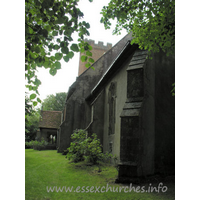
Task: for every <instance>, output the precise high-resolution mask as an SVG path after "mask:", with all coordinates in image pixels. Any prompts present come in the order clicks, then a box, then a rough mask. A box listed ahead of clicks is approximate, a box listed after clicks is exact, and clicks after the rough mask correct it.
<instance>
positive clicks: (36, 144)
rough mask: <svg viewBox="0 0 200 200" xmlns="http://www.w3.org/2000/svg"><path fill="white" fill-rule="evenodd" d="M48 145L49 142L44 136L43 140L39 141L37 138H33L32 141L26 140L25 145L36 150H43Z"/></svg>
mask: <svg viewBox="0 0 200 200" xmlns="http://www.w3.org/2000/svg"><path fill="white" fill-rule="evenodd" d="M46 145H48V142H46V141H45V140H44V138H42V140H41V142H39V141H37V140H31V141H30V142H25V146H28V147H30V148H33V149H35V150H41V149H42V148H44V147H45V146H46Z"/></svg>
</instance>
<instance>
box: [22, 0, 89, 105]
mask: <svg viewBox="0 0 200 200" xmlns="http://www.w3.org/2000/svg"><path fill="white" fill-rule="evenodd" d="M89 1H91V2H92V0H89ZM69 15H70V16H71V18H70V19H69V17H68V16H69ZM82 17H83V13H82V12H81V11H80V9H79V8H78V5H77V1H76V0H73V1H70V3H69V1H67V0H62V1H55V0H42V1H40V0H34V1H33V0H29V1H25V63H26V64H25V78H26V80H27V82H28V85H27V88H28V89H30V90H33V91H35V95H36V96H35V95H32V96H31V98H33V97H34V99H36V97H37V95H38V91H37V89H38V86H39V85H40V84H41V82H38V81H35V79H36V78H37V77H36V75H35V70H37V67H44V68H46V69H49V72H50V74H51V75H53V76H54V75H55V74H56V73H57V70H58V69H60V68H61V64H60V62H59V61H60V60H61V59H62V58H63V59H64V61H65V62H68V61H69V60H70V59H72V58H73V57H74V53H75V52H79V51H80V48H79V44H80V43H82V42H84V37H85V36H88V35H89V32H88V29H89V28H90V25H89V23H87V22H85V21H83V20H81V18H82ZM76 32H77V33H78V35H79V38H78V41H77V42H76V41H73V38H72V35H73V33H76ZM89 48H91V47H90V46H89V47H88V49H85V48H84V49H83V52H82V53H84V52H85V51H88V50H89ZM88 56H90V55H88ZM90 61H92V60H90ZM35 102H39V101H38V99H37V101H35ZM39 103H40V102H39ZM34 105H36V103H34Z"/></svg>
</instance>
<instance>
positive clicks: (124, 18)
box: [101, 0, 175, 55]
mask: <svg viewBox="0 0 200 200" xmlns="http://www.w3.org/2000/svg"><path fill="white" fill-rule="evenodd" d="M101 14H102V18H101V23H103V24H104V27H105V28H106V29H109V28H110V27H111V20H114V19H115V18H116V19H117V24H116V26H115V29H114V31H113V33H114V34H120V32H121V30H122V29H125V30H127V31H128V32H129V33H130V32H132V36H133V40H132V42H131V43H135V44H138V45H139V47H140V48H142V49H146V50H148V51H149V52H158V51H159V50H160V49H162V50H163V51H164V52H166V53H167V55H169V54H174V50H175V0H170V1H165V0H160V1H142V0H125V1H121V0H120V1H116V0H110V2H109V4H108V6H104V7H103V9H102V11H101Z"/></svg>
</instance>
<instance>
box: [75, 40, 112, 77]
mask: <svg viewBox="0 0 200 200" xmlns="http://www.w3.org/2000/svg"><path fill="white" fill-rule="evenodd" d="M85 41H86V42H88V44H89V45H91V46H92V50H91V52H92V58H93V59H94V61H95V62H96V61H97V60H98V59H99V58H100V57H101V56H102V55H103V54H104V53H105V52H107V51H108V50H110V49H111V48H112V44H111V43H107V46H104V45H103V42H98V44H95V43H94V40H87V39H86V40H85ZM82 55H83V54H82V53H80V58H81V56H82ZM85 64H86V62H82V61H81V59H80V60H79V70H78V76H80V75H81V74H82V73H83V72H84V71H85V70H86V69H87V68H86V67H85Z"/></svg>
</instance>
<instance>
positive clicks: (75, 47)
mask: <svg viewBox="0 0 200 200" xmlns="http://www.w3.org/2000/svg"><path fill="white" fill-rule="evenodd" d="M70 49H71V50H72V51H75V52H79V48H78V45H77V44H72V45H71V47H70Z"/></svg>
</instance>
